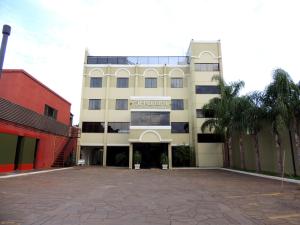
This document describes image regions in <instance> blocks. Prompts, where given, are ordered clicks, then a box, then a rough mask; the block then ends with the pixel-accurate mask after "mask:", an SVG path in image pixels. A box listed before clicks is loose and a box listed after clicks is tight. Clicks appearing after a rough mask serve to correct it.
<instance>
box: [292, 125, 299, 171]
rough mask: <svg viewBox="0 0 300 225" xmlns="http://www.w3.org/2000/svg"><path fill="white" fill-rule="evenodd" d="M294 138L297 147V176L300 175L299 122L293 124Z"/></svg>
mask: <svg viewBox="0 0 300 225" xmlns="http://www.w3.org/2000/svg"><path fill="white" fill-rule="evenodd" d="M293 130H294V138H295V147H296V174H299V173H300V139H299V134H298V127H297V121H296V120H294V122H293Z"/></svg>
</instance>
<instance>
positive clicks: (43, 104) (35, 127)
mask: <svg viewBox="0 0 300 225" xmlns="http://www.w3.org/2000/svg"><path fill="white" fill-rule="evenodd" d="M70 108H71V104H70V103H69V102H68V101H66V100H65V99H64V98H62V97H61V96H59V95H58V94H56V93H55V92H54V91H52V90H51V89H49V88H48V87H47V86H45V85H43V84H42V83H41V82H39V81H38V80H36V79H35V78H34V77H32V76H31V75H30V74H28V73H27V72H25V71H24V70H4V71H3V73H2V76H1V78H0V172H8V171H13V170H30V169H41V168H49V167H51V166H63V165H64V164H65V163H66V162H67V161H69V160H70V157H71V156H72V154H75V150H76V145H77V137H78V129H77V128H76V127H72V114H71V113H70Z"/></svg>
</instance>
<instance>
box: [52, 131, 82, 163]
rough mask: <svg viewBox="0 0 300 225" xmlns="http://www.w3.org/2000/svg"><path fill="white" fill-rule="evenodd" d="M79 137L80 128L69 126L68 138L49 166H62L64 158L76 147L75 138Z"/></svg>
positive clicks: (64, 161)
mask: <svg viewBox="0 0 300 225" xmlns="http://www.w3.org/2000/svg"><path fill="white" fill-rule="evenodd" d="M78 137H80V129H78V128H77V127H70V130H69V139H68V141H67V142H66V144H65V145H64V147H63V148H62V149H61V150H60V151H59V153H58V154H57V155H56V158H55V160H54V162H53V164H52V166H51V167H64V166H65V164H66V160H67V159H68V157H69V156H70V154H71V153H72V152H73V151H74V150H75V149H76V144H77V138H78Z"/></svg>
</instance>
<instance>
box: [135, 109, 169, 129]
mask: <svg viewBox="0 0 300 225" xmlns="http://www.w3.org/2000/svg"><path fill="white" fill-rule="evenodd" d="M131 125H132V126H170V112H131Z"/></svg>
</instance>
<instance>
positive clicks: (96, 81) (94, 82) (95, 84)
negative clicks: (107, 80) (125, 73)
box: [90, 77, 102, 88]
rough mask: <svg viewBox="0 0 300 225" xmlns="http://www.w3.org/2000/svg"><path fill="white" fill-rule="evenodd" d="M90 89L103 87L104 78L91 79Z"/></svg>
mask: <svg viewBox="0 0 300 225" xmlns="http://www.w3.org/2000/svg"><path fill="white" fill-rule="evenodd" d="M90 87H91V88H100V87H102V78H101V77H91V79H90Z"/></svg>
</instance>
